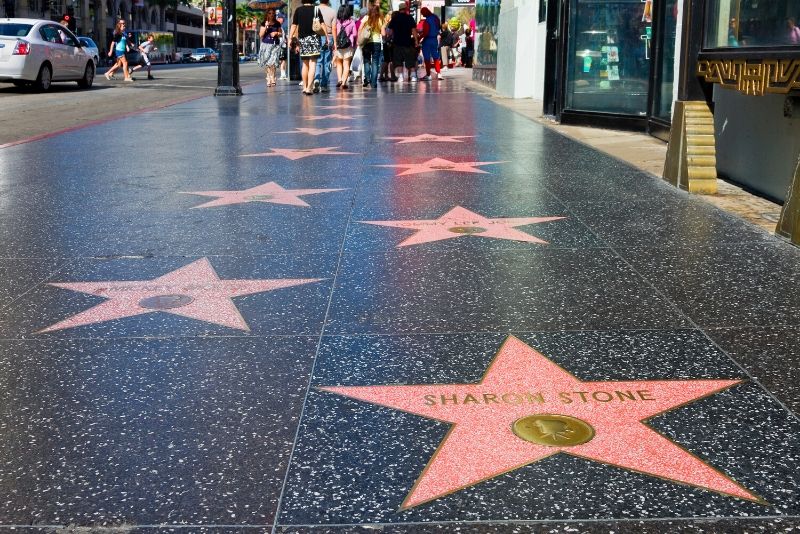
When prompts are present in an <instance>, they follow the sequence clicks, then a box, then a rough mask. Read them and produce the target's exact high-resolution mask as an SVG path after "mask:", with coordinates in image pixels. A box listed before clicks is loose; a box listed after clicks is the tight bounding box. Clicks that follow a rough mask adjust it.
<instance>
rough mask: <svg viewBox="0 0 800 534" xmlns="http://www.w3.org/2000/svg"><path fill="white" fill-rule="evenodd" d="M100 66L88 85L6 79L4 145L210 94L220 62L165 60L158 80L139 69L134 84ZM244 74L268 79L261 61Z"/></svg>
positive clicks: (251, 79) (0, 103)
mask: <svg viewBox="0 0 800 534" xmlns="http://www.w3.org/2000/svg"><path fill="white" fill-rule="evenodd" d="M98 70H99V72H98V74H97V77H96V78H95V82H94V85H93V86H92V88H91V89H90V90H88V91H86V90H82V89H79V88H78V86H77V84H75V83H73V82H67V83H54V84H53V86H52V87H51V88H50V91H48V92H47V93H36V92H34V91H32V90H30V89H25V88H18V87H15V86H13V85H11V84H0V108H2V109H3V113H2V114H0V145H5V144H8V143H16V142H20V141H22V140H25V139H29V138H31V137H37V136H40V135H47V134H50V133H52V132H57V131H60V130H64V129H68V128H75V127H78V126H81V125H83V124H85V123H87V122H92V121H98V120H105V119H110V118H114V117H118V116H121V115H125V114H128V113H135V112H137V111H143V110H147V109H156V108H160V107H164V106H168V105H171V104H173V103H175V102H180V101H185V100H189V99H192V98H197V97H203V96H208V95H210V94H213V93H214V89H215V87H216V85H217V65H216V64H211V65H169V66H167V65H159V66H156V67H155V68H154V69H153V76H154V77H155V80H147V75H146V74H145V73H144V71H139V72H137V73H134V78H136V81H135V82H134V83H131V84H128V83H124V82H122V81H121V79H118V80H114V81H107V80H106V79H105V77H104V76H103V74H102V73H104V72H105V71H106V70H107V69H106V68H100V69H98ZM239 75H240V82H241V84H242V85H247V84H251V83H256V82H259V81H263V79H264V76H263V71H262V70H261V69H259V68H258V65H256V64H255V63H243V64H240V65H239Z"/></svg>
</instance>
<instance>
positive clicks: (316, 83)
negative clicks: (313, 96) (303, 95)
mask: <svg viewBox="0 0 800 534" xmlns="http://www.w3.org/2000/svg"><path fill="white" fill-rule="evenodd" d="M313 87H314V89H313V91H314V92H315V93H319V80H314V86H313Z"/></svg>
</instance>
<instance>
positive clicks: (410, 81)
mask: <svg viewBox="0 0 800 534" xmlns="http://www.w3.org/2000/svg"><path fill="white" fill-rule="evenodd" d="M408 81H409V83H417V78H416V77H415V76H412V77H411V79H410V80H408Z"/></svg>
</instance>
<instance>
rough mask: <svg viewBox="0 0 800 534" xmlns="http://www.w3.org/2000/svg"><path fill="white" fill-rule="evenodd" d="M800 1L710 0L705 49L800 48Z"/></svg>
mask: <svg viewBox="0 0 800 534" xmlns="http://www.w3.org/2000/svg"><path fill="white" fill-rule="evenodd" d="M798 24H800V0H709V1H708V11H707V18H706V32H705V35H706V40H705V47H706V48H744V47H774V46H787V45H788V46H792V45H794V46H800V26H798Z"/></svg>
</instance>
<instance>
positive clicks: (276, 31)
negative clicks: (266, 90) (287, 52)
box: [258, 8, 283, 87]
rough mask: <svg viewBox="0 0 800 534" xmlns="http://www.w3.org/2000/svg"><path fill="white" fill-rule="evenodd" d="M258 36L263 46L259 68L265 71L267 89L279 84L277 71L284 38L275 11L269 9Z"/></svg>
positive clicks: (259, 53)
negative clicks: (276, 75)
mask: <svg viewBox="0 0 800 534" xmlns="http://www.w3.org/2000/svg"><path fill="white" fill-rule="evenodd" d="M258 36H259V38H260V39H261V46H260V48H259V49H258V66H259V67H261V68H262V69H264V72H265V74H266V80H267V87H274V86H275V84H276V83H277V81H276V80H275V70H276V69H277V68H278V65H279V64H280V57H281V37H282V36H283V30H282V29H281V25H280V23H279V22H278V19H277V18H276V17H275V10H274V9H272V8H270V9H267V12H266V13H265V15H264V22H262V23H261V27H260V28H259V29H258Z"/></svg>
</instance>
